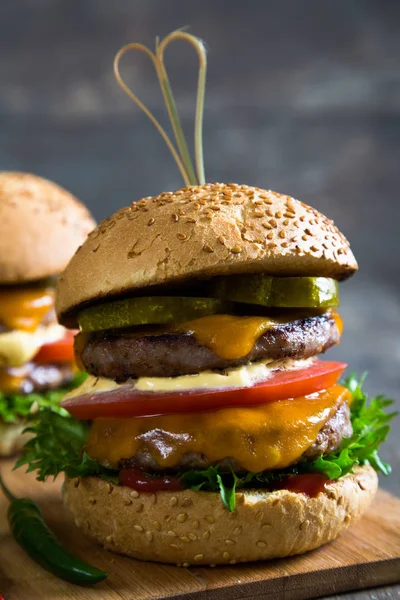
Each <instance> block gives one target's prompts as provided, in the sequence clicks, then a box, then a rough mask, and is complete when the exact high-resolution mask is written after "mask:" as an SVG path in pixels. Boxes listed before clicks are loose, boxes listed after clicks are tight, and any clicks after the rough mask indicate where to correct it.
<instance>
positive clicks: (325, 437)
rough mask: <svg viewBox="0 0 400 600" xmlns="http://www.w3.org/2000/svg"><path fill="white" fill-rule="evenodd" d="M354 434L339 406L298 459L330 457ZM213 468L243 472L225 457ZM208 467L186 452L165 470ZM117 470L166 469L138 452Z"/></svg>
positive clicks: (344, 410)
mask: <svg viewBox="0 0 400 600" xmlns="http://www.w3.org/2000/svg"><path fill="white" fill-rule="evenodd" d="M162 433H163V432H161V431H160V432H159V436H162ZM352 433H353V428H352V426H351V421H350V408H349V405H348V404H347V402H345V403H344V404H342V405H341V406H340V407H339V408H338V410H337V411H336V413H335V414H334V415H333V416H332V417H331V418H330V419H329V421H327V422H326V423H325V425H324V426H323V428H322V429H321V430H320V432H319V433H318V436H317V439H316V440H315V442H314V444H313V445H312V446H311V447H310V448H309V449H308V450H306V452H305V453H304V454H303V456H302V457H301V459H300V462H304V461H305V460H309V459H314V458H316V457H317V456H320V455H321V454H331V453H332V452H335V450H337V449H338V448H339V446H340V444H341V442H342V439H343V438H346V437H350V436H351V435H352ZM159 442H160V443H161V442H162V438H161V437H160V438H159ZM212 465H213V466H216V465H218V466H219V467H220V469H221V470H222V471H229V470H230V469H233V471H235V472H236V473H241V472H243V468H242V467H241V465H240V464H239V463H238V462H237V461H236V460H234V459H233V458H230V457H226V458H224V459H223V460H221V461H218V462H217V463H212ZM209 466H211V463H210V462H209V460H208V459H207V456H205V455H204V454H199V453H198V452H188V453H186V454H185V455H183V457H182V459H181V460H180V461H179V462H178V463H177V464H176V465H174V466H173V467H172V468H171V469H168V472H170V473H177V472H180V473H181V472H183V471H191V470H192V469H193V470H204V469H207V468H208V467H209ZM120 468H121V469H123V468H127V469H129V468H136V469H141V470H144V471H146V472H148V473H154V474H157V473H165V471H166V470H165V468H163V467H161V466H159V465H158V464H157V461H156V460H155V459H154V458H153V456H152V455H151V454H150V452H147V451H143V450H142V451H140V452H138V453H137V454H136V455H135V456H133V457H132V458H129V459H125V460H122V461H121V463H120Z"/></svg>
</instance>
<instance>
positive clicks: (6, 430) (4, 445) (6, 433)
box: [0, 421, 31, 458]
mask: <svg viewBox="0 0 400 600" xmlns="http://www.w3.org/2000/svg"><path fill="white" fill-rule="evenodd" d="M26 427H27V424H26V423H3V422H2V421H0V456H1V457H3V458H4V457H6V456H13V455H14V454H16V453H17V452H21V450H22V448H23V447H24V444H26V442H27V441H28V440H29V438H30V437H31V436H30V434H29V433H24V434H23V433H22V432H23V431H24V429H25V428H26Z"/></svg>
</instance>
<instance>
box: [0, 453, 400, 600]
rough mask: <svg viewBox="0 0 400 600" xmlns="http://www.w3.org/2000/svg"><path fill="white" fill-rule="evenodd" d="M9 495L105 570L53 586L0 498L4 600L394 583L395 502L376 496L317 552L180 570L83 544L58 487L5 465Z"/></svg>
mask: <svg viewBox="0 0 400 600" xmlns="http://www.w3.org/2000/svg"><path fill="white" fill-rule="evenodd" d="M0 468H1V472H2V474H3V476H4V478H5V480H6V481H7V483H8V485H9V486H10V488H11V489H12V491H13V492H14V493H15V494H17V495H19V496H23V495H29V496H30V497H32V498H34V499H35V500H36V501H37V502H38V503H39V504H40V506H41V508H42V510H43V512H44V514H45V515H46V518H47V521H48V523H49V524H50V526H51V527H52V528H53V529H54V531H55V532H56V533H57V534H58V535H59V536H60V538H61V539H62V541H63V542H64V543H65V545H66V546H67V547H68V548H69V549H71V550H72V551H73V552H74V553H76V554H77V555H79V556H80V557H81V558H83V559H85V560H87V561H89V562H91V563H92V564H94V565H96V566H98V567H100V568H102V569H105V570H106V571H108V573H109V577H108V579H107V580H106V581H105V582H104V583H102V584H99V585H97V586H95V587H92V588H82V587H77V586H73V585H71V584H68V583H66V582H63V581H60V580H59V579H57V578H56V577H53V576H52V575H51V574H49V573H47V572H46V571H43V570H42V569H41V568H40V567H38V566H37V565H36V564H35V563H33V562H32V561H31V560H30V559H29V558H28V557H27V556H26V555H25V554H24V553H23V551H22V550H21V549H20V548H19V546H18V545H17V544H16V542H15V541H14V540H13V538H12V537H11V535H10V532H9V529H8V523H7V518H6V511H7V502H6V500H5V498H4V497H3V496H2V497H1V498H0V542H1V543H0V593H1V594H2V595H3V596H4V598H5V600H26V599H27V598H29V600H39V599H40V600H50V599H53V598H57V599H58V600H64V599H67V598H76V599H81V600H92V599H93V600H94V599H96V600H134V599H135V600H153V599H155V598H179V599H180V600H183V599H186V598H187V599H192V598H193V599H195V598H196V599H197V598H207V599H208V600H213V599H220V600H228V599H234V598H285V600H292V599H293V600H295V599H298V600H301V599H307V598H316V597H319V596H322V595H326V594H334V593H339V592H343V591H347V590H354V589H361V588H367V587H375V586H380V585H385V584H393V583H397V582H399V581H400V500H399V499H397V498H395V497H394V496H392V495H390V494H388V493H387V492H384V491H380V492H379V493H378V495H377V497H376V500H375V501H374V503H373V505H372V507H371V509H370V510H369V511H368V513H367V515H366V516H365V517H364V518H363V519H362V520H361V521H360V522H359V523H358V524H356V525H355V526H353V527H352V528H351V529H350V531H348V532H347V533H346V534H344V535H343V536H342V537H341V538H339V539H338V540H336V541H335V542H334V543H331V544H329V545H327V546H325V547H323V548H321V549H319V550H316V551H314V552H310V553H308V554H305V555H303V556H298V557H292V558H289V559H280V560H276V561H270V562H267V563H253V564H248V565H235V566H232V567H217V568H215V569H211V568H205V567H202V568H200V567H197V568H189V569H183V568H178V567H173V566H169V565H159V564H154V563H144V562H143V563H142V562H139V561H136V560H133V559H130V558H124V557H122V556H118V555H115V554H112V553H110V552H107V551H105V550H103V549H102V548H100V547H99V546H97V545H95V544H93V543H92V542H90V541H88V540H86V539H85V538H84V536H82V535H81V533H80V532H79V530H78V529H77V528H76V527H75V525H74V524H73V521H72V518H71V517H70V515H69V514H67V513H66V511H64V509H63V507H62V504H61V499H60V485H61V482H60V481H57V482H55V483H46V484H41V483H37V482H36V481H35V480H34V478H33V477H32V476H31V475H26V474H25V473H23V471H22V470H19V471H16V472H15V471H14V472H13V471H12V461H4V462H3V463H2V464H1V467H0Z"/></svg>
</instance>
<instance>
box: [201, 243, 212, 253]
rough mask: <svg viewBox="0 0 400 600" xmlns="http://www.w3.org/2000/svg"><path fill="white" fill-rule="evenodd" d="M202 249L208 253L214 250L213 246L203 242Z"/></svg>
mask: <svg viewBox="0 0 400 600" xmlns="http://www.w3.org/2000/svg"><path fill="white" fill-rule="evenodd" d="M203 250H204V251H205V252H209V253H211V252H214V248H211V246H210V245H209V244H205V245H204V246H203Z"/></svg>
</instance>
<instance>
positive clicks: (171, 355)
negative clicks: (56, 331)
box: [75, 312, 340, 382]
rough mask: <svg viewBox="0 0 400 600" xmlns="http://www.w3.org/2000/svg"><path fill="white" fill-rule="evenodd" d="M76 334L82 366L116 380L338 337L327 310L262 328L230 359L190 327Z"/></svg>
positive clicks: (307, 352)
mask: <svg viewBox="0 0 400 600" xmlns="http://www.w3.org/2000/svg"><path fill="white" fill-rule="evenodd" d="M81 335H82V334H81ZM81 335H80V336H77V338H78V339H76V342H75V351H76V353H77V355H79V356H80V359H81V361H82V363H83V365H84V366H85V369H86V370H87V371H89V373H91V374H92V375H94V376H96V377H107V378H109V379H114V380H116V381H118V382H123V381H126V380H127V379H129V378H130V377H133V378H137V377H176V376H178V375H189V374H192V373H199V372H200V371H207V370H223V369H228V368H232V367H238V366H240V365H245V364H247V363H249V362H254V361H260V360H263V359H273V360H280V359H283V358H293V359H301V358H309V357H310V356H315V355H317V354H320V353H321V352H325V350H327V349H328V348H330V347H331V346H333V345H335V344H337V343H338V342H339V341H340V332H339V330H338V328H337V325H336V322H335V320H334V318H333V316H332V315H331V313H330V312H327V313H324V314H321V315H316V316H310V317H305V318H301V319H297V320H294V321H291V322H289V323H283V324H281V325H279V326H278V327H276V328H274V329H271V330H270V331H267V332H266V333H264V334H263V335H262V336H261V337H260V338H259V339H258V340H257V341H256V343H255V344H254V347H253V349H252V350H251V351H250V352H249V353H248V354H246V356H242V357H241V358H236V359H233V360H226V359H223V358H221V357H219V356H217V355H216V354H215V353H214V352H213V351H212V350H210V349H209V348H207V347H206V346H202V345H201V344H198V343H197V341H196V338H195V335H194V333H192V332H190V331H189V332H186V333H175V332H171V333H169V332H167V333H159V334H151V335H149V334H146V335H139V334H138V333H137V332H132V331H129V330H113V331H102V332H98V333H95V334H92V335H91V336H90V337H89V339H88V341H87V342H86V343H85V345H84V347H83V349H82V348H81V345H82V337H81ZM79 338H80V339H79Z"/></svg>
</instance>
